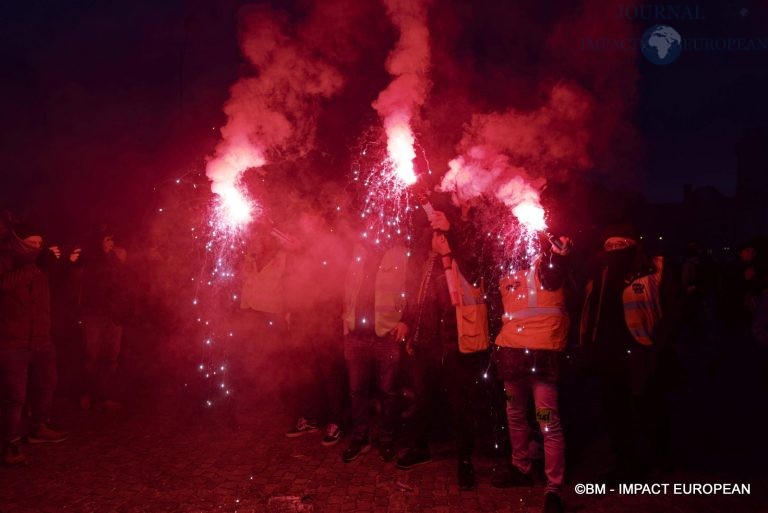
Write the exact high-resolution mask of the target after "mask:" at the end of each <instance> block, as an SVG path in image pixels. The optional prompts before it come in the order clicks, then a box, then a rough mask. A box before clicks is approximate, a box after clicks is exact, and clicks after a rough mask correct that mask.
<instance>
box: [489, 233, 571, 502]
mask: <svg viewBox="0 0 768 513" xmlns="http://www.w3.org/2000/svg"><path fill="white" fill-rule="evenodd" d="M571 245H572V244H571V240H570V239H569V238H568V237H560V239H559V243H558V244H552V246H551V249H548V250H546V251H543V252H541V253H540V254H539V255H538V256H536V257H535V258H534V259H533V260H532V261H531V262H530V263H529V264H528V265H527V266H525V265H524V266H521V268H520V269H517V270H514V271H512V272H510V273H509V274H508V275H506V276H503V277H502V278H501V280H500V283H499V286H500V289H501V300H502V303H503V305H504V313H503V316H502V321H503V326H502V328H501V332H500V333H499V335H498V336H497V337H496V347H495V350H494V358H495V360H496V365H497V367H498V373H499V377H500V378H501V379H502V380H503V381H504V391H505V393H506V396H507V421H508V425H509V437H510V440H511V442H512V465H511V466H509V467H507V469H506V471H505V472H500V473H499V474H497V475H496V476H495V477H494V479H493V480H492V484H493V485H494V486H496V487H498V488H506V487H510V486H530V485H532V484H533V479H532V476H531V470H532V461H531V456H530V454H529V450H528V447H529V435H530V433H529V424H528V415H527V413H528V404H529V401H530V398H531V396H533V402H534V404H535V407H536V420H537V422H538V423H539V426H540V427H541V433H542V436H543V438H544V471H545V473H546V476H547V487H546V494H545V499H544V512H545V513H557V512H561V511H562V510H563V509H562V502H561V500H560V492H561V491H562V487H563V476H564V472H565V439H564V437H563V429H562V425H561V423H560V414H559V409H558V392H557V383H558V379H559V375H560V360H561V358H562V354H563V350H564V349H565V345H566V342H567V338H568V322H569V321H568V314H567V312H566V305H565V291H564V282H565V278H566V276H567V272H568V254H569V253H570V248H571Z"/></svg>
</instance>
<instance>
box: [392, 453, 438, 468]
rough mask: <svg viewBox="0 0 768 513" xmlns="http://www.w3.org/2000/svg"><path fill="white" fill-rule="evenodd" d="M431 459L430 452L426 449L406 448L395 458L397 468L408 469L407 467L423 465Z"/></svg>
mask: <svg viewBox="0 0 768 513" xmlns="http://www.w3.org/2000/svg"><path fill="white" fill-rule="evenodd" d="M430 461H432V454H430V452H429V450H428V449H416V448H413V449H408V451H407V452H406V453H405V454H403V455H402V456H401V457H400V458H397V464H396V466H397V468H399V469H400V470H408V469H409V468H413V467H417V466H419V465H424V464H425V463H429V462H430Z"/></svg>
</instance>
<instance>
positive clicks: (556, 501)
mask: <svg viewBox="0 0 768 513" xmlns="http://www.w3.org/2000/svg"><path fill="white" fill-rule="evenodd" d="M542 511H543V512H544V513H563V502H562V501H561V500H560V495H558V494H556V493H555V492H547V494H546V495H545V496H544V509H543V510H542Z"/></svg>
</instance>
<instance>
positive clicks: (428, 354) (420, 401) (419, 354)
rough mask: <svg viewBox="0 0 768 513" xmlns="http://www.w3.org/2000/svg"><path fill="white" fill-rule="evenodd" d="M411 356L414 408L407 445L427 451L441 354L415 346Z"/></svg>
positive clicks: (436, 395) (437, 391) (438, 388)
mask: <svg viewBox="0 0 768 513" xmlns="http://www.w3.org/2000/svg"><path fill="white" fill-rule="evenodd" d="M411 358H412V359H411V373H410V376H411V387H412V389H413V395H414V400H415V408H414V411H413V416H412V417H411V421H410V422H409V431H410V433H409V439H410V440H409V445H410V447H411V448H412V449H416V450H420V451H424V452H429V432H430V429H431V427H432V426H433V422H432V419H433V418H434V413H435V408H434V406H435V403H436V400H437V398H438V393H439V390H440V385H441V380H440V373H441V367H442V365H441V361H440V359H441V355H440V354H439V352H436V351H430V350H428V349H423V348H417V349H415V351H414V354H413V356H412V357H411Z"/></svg>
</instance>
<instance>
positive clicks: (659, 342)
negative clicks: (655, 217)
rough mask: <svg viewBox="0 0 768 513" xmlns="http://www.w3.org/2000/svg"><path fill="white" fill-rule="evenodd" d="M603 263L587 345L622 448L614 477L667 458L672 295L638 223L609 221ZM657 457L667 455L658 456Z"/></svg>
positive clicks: (589, 311)
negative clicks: (663, 369) (666, 372)
mask: <svg viewBox="0 0 768 513" xmlns="http://www.w3.org/2000/svg"><path fill="white" fill-rule="evenodd" d="M603 241H604V242H603V251H602V253H601V255H600V259H601V265H600V266H598V268H597V269H596V270H595V273H594V275H593V276H592V278H591V279H590V280H589V282H588V283H587V289H586V299H585V301H584V308H583V311H582V316H581V323H580V330H579V331H580V338H581V345H582V347H583V348H584V349H585V350H586V351H587V354H588V355H589V356H590V357H591V359H593V360H594V364H595V369H596V371H597V373H598V376H599V378H600V383H601V388H602V396H603V406H604V409H605V415H606V421H607V424H608V430H609V434H610V436H611V439H612V440H611V441H612V445H613V450H614V452H615V456H616V461H615V468H614V469H613V470H612V471H611V472H609V475H608V477H609V478H610V479H615V480H622V479H635V478H639V477H641V476H642V475H643V473H644V471H645V470H646V469H647V466H648V465H649V464H651V458H665V457H666V452H665V451H666V450H667V448H668V447H667V436H666V432H667V427H666V418H667V416H666V414H665V413H664V408H663V406H662V404H663V400H662V396H661V391H660V380H659V379H657V378H658V377H659V372H658V370H659V363H660V356H661V355H662V352H661V350H662V348H663V347H664V345H665V339H666V338H667V337H665V336H663V333H662V331H663V330H662V329H660V327H662V325H664V326H668V325H669V323H667V321H668V319H667V318H666V317H668V315H667V314H668V313H670V312H665V311H664V310H665V309H668V308H663V307H662V305H663V304H665V306H666V305H668V304H669V301H663V298H662V296H664V298H669V297H670V292H669V283H670V282H671V280H667V279H666V278H665V275H666V269H665V265H664V259H663V258H662V257H654V258H650V257H648V256H647V255H646V254H645V252H644V251H643V249H642V248H641V247H640V244H639V243H638V237H637V235H636V232H635V229H634V227H632V226H631V225H617V226H612V227H609V228H607V229H606V230H605V232H604V235H603ZM656 462H659V460H657V461H656Z"/></svg>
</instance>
